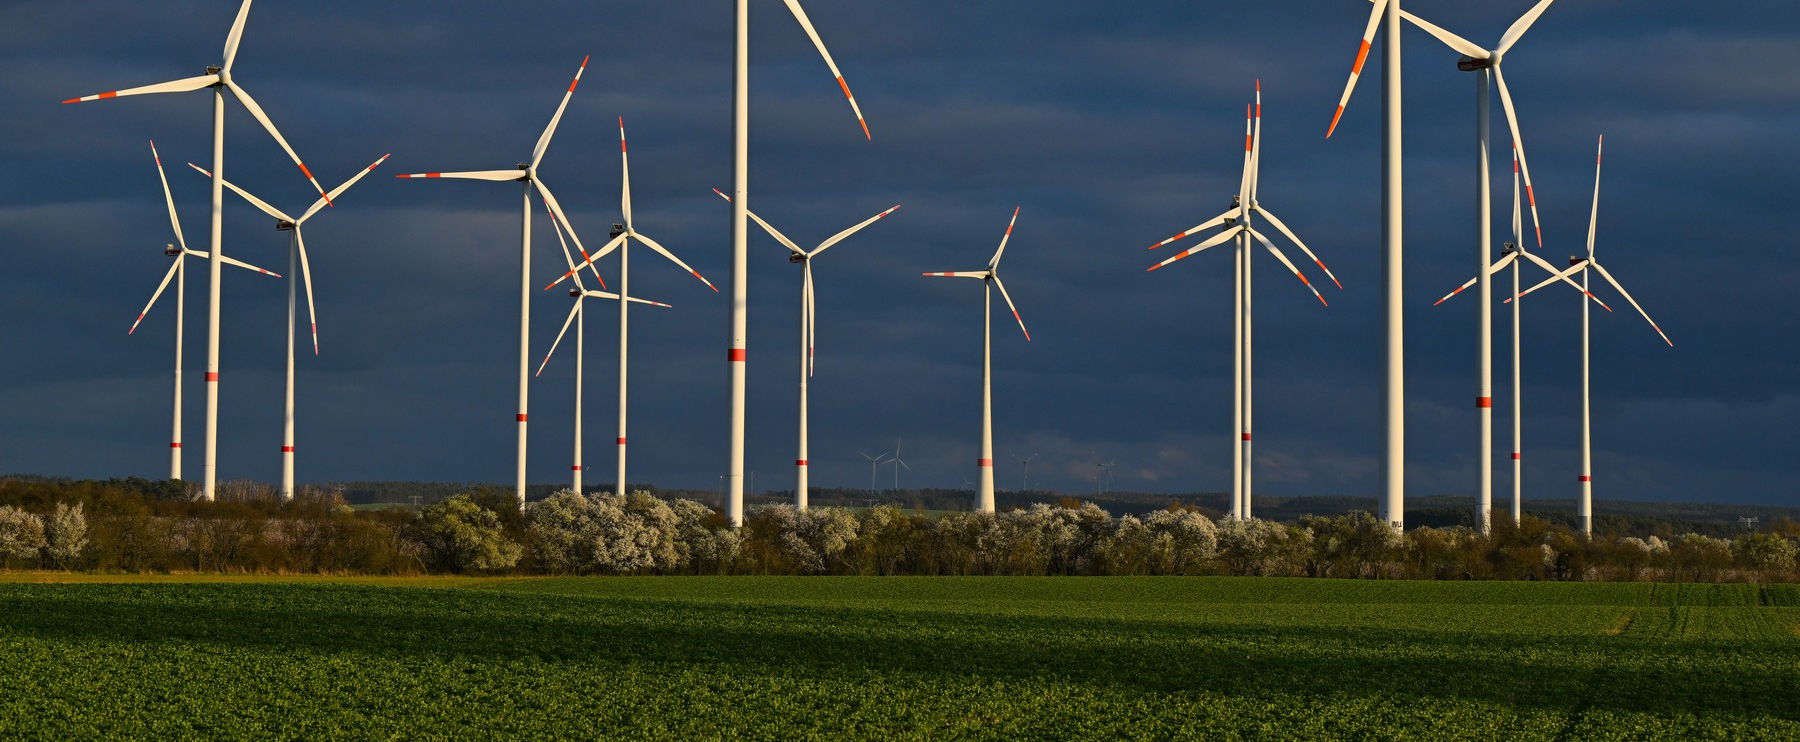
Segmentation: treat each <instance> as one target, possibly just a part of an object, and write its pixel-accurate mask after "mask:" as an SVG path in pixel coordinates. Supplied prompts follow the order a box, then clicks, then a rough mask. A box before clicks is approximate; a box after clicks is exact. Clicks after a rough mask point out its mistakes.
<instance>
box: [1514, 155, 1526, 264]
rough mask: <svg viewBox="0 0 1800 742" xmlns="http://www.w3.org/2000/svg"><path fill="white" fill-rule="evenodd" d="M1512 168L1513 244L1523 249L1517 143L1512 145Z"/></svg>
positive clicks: (1523, 224)
mask: <svg viewBox="0 0 1800 742" xmlns="http://www.w3.org/2000/svg"><path fill="white" fill-rule="evenodd" d="M1512 166H1513V171H1512V175H1513V208H1512V230H1513V244H1514V245H1517V246H1519V249H1524V248H1525V222H1524V217H1523V216H1521V215H1520V212H1519V145H1518V144H1517V143H1514V144H1513V148H1512Z"/></svg>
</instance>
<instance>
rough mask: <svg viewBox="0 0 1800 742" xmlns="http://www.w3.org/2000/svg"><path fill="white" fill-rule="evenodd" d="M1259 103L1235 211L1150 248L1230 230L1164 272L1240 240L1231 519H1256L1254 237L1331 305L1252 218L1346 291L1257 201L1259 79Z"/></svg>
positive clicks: (1250, 113) (1250, 112)
mask: <svg viewBox="0 0 1800 742" xmlns="http://www.w3.org/2000/svg"><path fill="white" fill-rule="evenodd" d="M1256 101H1257V102H1256V103H1254V104H1253V105H1252V106H1250V107H1248V108H1246V110H1245V111H1244V169H1243V173H1242V175H1241V176H1240V177H1239V179H1238V193H1237V195H1234V196H1233V197H1232V204H1231V208H1228V209H1226V210H1225V211H1224V213H1221V214H1219V215H1218V216H1215V217H1213V218H1212V219H1209V220H1207V221H1205V222H1201V223H1200V224H1199V225H1197V226H1195V227H1193V228H1191V229H1188V230H1186V231H1183V232H1181V233H1179V234H1176V235H1175V236H1173V237H1170V238H1168V239H1165V240H1163V241H1161V242H1158V243H1156V244H1154V245H1151V246H1150V249H1152V250H1154V249H1156V248H1159V247H1162V246H1163V245H1167V244H1169V243H1171V242H1175V241H1177V240H1181V239H1184V238H1186V237H1188V236H1189V235H1192V234H1195V233H1197V232H1202V231H1205V230H1208V229H1214V228H1217V227H1221V226H1223V227H1226V229H1225V230H1224V231H1222V232H1219V233H1217V234H1214V235H1213V236H1211V237H1208V238H1207V239H1205V240H1202V241H1201V242H1200V243H1199V244H1197V245H1195V246H1193V247H1190V248H1188V249H1187V250H1183V251H1181V252H1179V253H1176V254H1175V255H1172V256H1170V257H1169V258H1167V259H1165V260H1163V261H1162V262H1160V263H1157V264H1156V265H1153V266H1150V268H1149V269H1148V270H1152V271H1154V270H1157V269H1159V268H1163V267H1165V266H1167V265H1169V264H1171V263H1174V262H1176V261H1178V260H1183V259H1185V258H1188V257H1190V256H1192V255H1194V254H1195V253H1198V252H1201V251H1203V250H1206V249H1208V248H1211V247H1213V246H1216V245H1219V244H1223V243H1224V242H1225V241H1226V240H1227V239H1233V238H1235V246H1236V248H1237V253H1236V255H1235V257H1234V262H1235V266H1234V286H1235V289H1234V291H1233V294H1234V296H1235V298H1236V303H1235V307H1234V309H1233V321H1234V330H1233V337H1234V339H1235V341H1236V344H1235V347H1234V350H1233V359H1234V361H1235V368H1234V371H1233V383H1232V391H1233V396H1234V400H1233V402H1234V407H1233V410H1234V411H1233V416H1232V417H1233V423H1234V426H1235V427H1236V430H1235V431H1234V432H1233V435H1232V454H1233V457H1232V486H1231V491H1232V505H1231V515H1232V517H1233V518H1249V517H1251V510H1252V504H1253V503H1252V499H1253V494H1252V493H1253V492H1254V489H1253V487H1252V480H1253V476H1252V475H1253V474H1254V471H1253V466H1252V462H1254V461H1255V457H1254V455H1253V454H1252V449H1251V428H1252V420H1253V414H1252V413H1253V411H1254V410H1253V406H1252V404H1251V403H1252V400H1253V398H1254V395H1253V393H1252V390H1253V386H1254V385H1253V383H1252V382H1253V380H1254V378H1255V374H1254V373H1253V371H1254V363H1253V360H1254V354H1253V353H1252V348H1253V340H1254V333H1253V330H1254V329H1255V322H1254V312H1253V308H1254V303H1253V301H1252V300H1253V298H1254V295H1255V292H1254V288H1255V282H1254V280H1253V276H1254V272H1253V270H1252V268H1253V266H1254V263H1255V261H1254V260H1253V258H1254V255H1255V246H1254V245H1253V244H1252V243H1251V239H1252V238H1254V239H1255V240H1256V241H1257V242H1260V243H1262V246H1263V247H1264V248H1266V249H1267V250H1268V251H1269V252H1270V253H1271V254H1273V255H1274V256H1275V259H1276V260H1277V261H1279V262H1280V263H1281V264H1282V265H1283V266H1285V267H1286V268H1287V269H1288V272H1290V273H1293V274H1294V277H1295V278H1298V279H1299V280H1300V283H1301V285H1304V286H1306V288H1307V289H1308V290H1310V291H1312V293H1313V296H1314V297H1315V298H1317V299H1318V300H1319V303H1320V304H1321V305H1325V304H1326V301H1325V297H1324V296H1323V295H1321V294H1320V293H1319V290H1318V288H1317V287H1314V286H1313V285H1312V281H1310V280H1308V279H1307V278H1306V274H1305V273H1303V272H1301V271H1300V269H1299V268H1297V267H1295V266H1294V263H1293V262H1292V261H1290V260H1288V258H1287V255H1286V254H1284V253H1283V252H1282V251H1281V249H1280V248H1278V247H1276V246H1275V243H1274V242H1272V241H1270V240H1269V238H1268V237H1267V236H1265V235H1263V234H1262V233H1261V232H1259V231H1257V230H1256V228H1255V227H1254V225H1253V223H1252V216H1262V217H1263V218H1265V219H1268V221H1269V223H1270V224H1272V225H1274V226H1275V228H1276V229H1278V230H1280V232H1281V233H1282V234H1283V235H1285V236H1286V237H1287V238H1288V239H1289V240H1291V241H1293V243H1294V244H1295V245H1297V246H1299V248H1300V250H1301V251H1302V252H1304V253H1306V256H1307V257H1309V258H1312V261H1313V263H1314V264H1316V265H1318V266H1319V269H1320V270H1323V271H1325V275H1327V276H1330V277H1331V280H1332V282H1333V283H1335V284H1337V286H1338V288H1339V289H1342V288H1343V284H1342V283H1339V282H1338V280H1337V277H1336V276H1334V275H1332V273H1331V269H1330V268H1327V267H1325V262H1324V261H1322V260H1320V259H1319V257H1318V256H1317V255H1315V254H1313V251H1312V249H1311V248H1308V247H1307V246H1306V243H1305V242H1302V241H1301V240H1300V238H1299V237H1298V236H1296V235H1295V234H1294V232H1293V230H1290V229H1288V227H1287V225H1286V224H1285V223H1283V222H1282V221H1281V219H1280V218H1279V217H1276V216H1275V215H1274V214H1273V213H1271V212H1270V211H1269V210H1268V209H1266V208H1264V207H1263V206H1262V204H1261V202H1259V201H1258V200H1257V198H1256V191H1257V184H1258V180H1259V173H1260V170H1261V161H1262V84H1261V82H1260V81H1258V83H1257V86H1256Z"/></svg>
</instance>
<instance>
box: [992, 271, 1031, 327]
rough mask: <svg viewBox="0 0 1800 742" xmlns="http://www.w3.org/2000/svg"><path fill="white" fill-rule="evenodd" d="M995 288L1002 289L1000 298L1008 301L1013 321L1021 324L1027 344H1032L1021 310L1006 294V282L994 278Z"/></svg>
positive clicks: (996, 277)
mask: <svg viewBox="0 0 1800 742" xmlns="http://www.w3.org/2000/svg"><path fill="white" fill-rule="evenodd" d="M994 288H997V289H1000V298H1002V299H1005V300H1006V308H1007V309H1011V310H1012V313H1013V320H1014V321H1016V322H1018V323H1019V331H1020V332H1023V333H1025V342H1028V343H1029V342H1031V331H1030V330H1027V329H1025V318H1023V317H1020V316H1019V308H1018V307H1016V306H1013V300H1012V296H1011V295H1009V294H1007V293H1006V282H1005V281H1001V280H1000V277H999V276H994Z"/></svg>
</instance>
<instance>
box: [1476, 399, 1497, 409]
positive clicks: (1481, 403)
mask: <svg viewBox="0 0 1800 742" xmlns="http://www.w3.org/2000/svg"><path fill="white" fill-rule="evenodd" d="M1475 406H1476V407H1480V408H1484V409H1485V408H1489V407H1493V406H1494V398H1493V397H1476V398H1475Z"/></svg>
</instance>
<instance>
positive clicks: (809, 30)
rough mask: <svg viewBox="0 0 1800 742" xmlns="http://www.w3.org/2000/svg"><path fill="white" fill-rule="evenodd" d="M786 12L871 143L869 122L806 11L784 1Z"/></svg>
mask: <svg viewBox="0 0 1800 742" xmlns="http://www.w3.org/2000/svg"><path fill="white" fill-rule="evenodd" d="M786 2H787V6H788V10H789V11H791V12H793V14H794V20H796V21H799V22H800V28H801V29H802V30H804V31H806V36H807V38H809V39H812V43H813V46H816V47H818V48H819V56H821V57H824V58H825V66H826V67H827V68H829V69H830V70H831V76H832V77H835V78H837V83H838V87H839V88H842V89H843V90H844V100H847V101H849V102H850V112H851V113H854V114H856V123H858V124H861V125H862V130H863V138H864V139H868V140H871V141H873V140H874V138H875V137H874V136H872V135H870V134H869V122H868V121H865V120H863V114H862V108H860V107H858V106H857V105H856V96H854V95H851V94H850V85H849V83H846V82H844V73H842V72H839V71H838V66H837V62H833V61H831V52H830V51H828V50H826V49H825V40H824V39H821V38H819V31H818V29H815V28H813V24H812V20H811V19H808V18H807V17H806V11H805V10H804V9H802V8H801V7H800V3H799V0H786Z"/></svg>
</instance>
